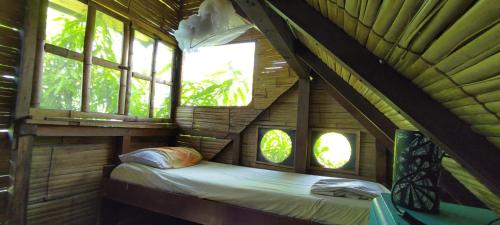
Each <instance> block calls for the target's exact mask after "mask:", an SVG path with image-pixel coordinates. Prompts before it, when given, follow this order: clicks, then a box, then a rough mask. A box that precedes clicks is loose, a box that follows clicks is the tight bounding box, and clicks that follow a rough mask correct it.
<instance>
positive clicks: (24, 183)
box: [8, 135, 34, 225]
mask: <svg viewBox="0 0 500 225" xmlns="http://www.w3.org/2000/svg"><path fill="white" fill-rule="evenodd" d="M33 139H34V137H33V136H32V135H27V136H20V137H18V138H17V149H16V153H14V154H16V157H15V163H14V170H13V172H14V173H13V174H11V175H12V176H14V177H15V179H14V182H13V183H11V185H12V186H10V187H9V189H11V190H13V192H12V194H11V195H10V196H9V203H8V206H9V207H8V209H9V212H8V215H9V218H10V223H11V224H19V225H24V224H26V209H27V203H28V190H29V181H30V170H31V157H32V148H33Z"/></svg>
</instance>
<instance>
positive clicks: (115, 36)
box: [93, 11, 123, 63]
mask: <svg viewBox="0 0 500 225" xmlns="http://www.w3.org/2000/svg"><path fill="white" fill-rule="evenodd" d="M122 47H123V22H121V21H119V20H117V19H115V18H113V17H111V16H108V15H106V14H104V13H102V12H99V11H97V13H96V18H95V35H94V47H93V49H94V50H93V55H94V56H96V57H98V58H101V59H106V60H109V61H112V62H116V63H120V61H121V56H122V49H123V48H122Z"/></svg>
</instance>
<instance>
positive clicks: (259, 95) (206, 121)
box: [176, 29, 297, 137]
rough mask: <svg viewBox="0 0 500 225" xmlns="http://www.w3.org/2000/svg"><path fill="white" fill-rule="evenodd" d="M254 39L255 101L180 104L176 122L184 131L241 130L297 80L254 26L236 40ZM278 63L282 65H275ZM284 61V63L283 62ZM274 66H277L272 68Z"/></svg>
mask: <svg viewBox="0 0 500 225" xmlns="http://www.w3.org/2000/svg"><path fill="white" fill-rule="evenodd" d="M247 41H254V42H255V44H256V46H255V47H256V48H255V66H254V77H253V93H252V102H251V103H250V105H248V106H246V107H190V106H181V107H178V109H177V111H176V113H177V116H176V122H177V123H178V125H179V127H180V129H181V132H182V133H184V134H191V135H202V136H203V135H207V136H212V137H213V136H215V137H225V136H227V135H228V134H229V133H230V132H241V131H242V130H243V129H244V128H245V127H246V126H247V125H248V124H249V123H250V122H251V121H253V120H254V119H255V118H256V117H257V115H259V113H260V112H262V110H263V109H266V108H267V107H269V106H270V105H271V103H272V102H274V101H275V100H276V98H277V97H278V96H280V95H281V94H283V93H284V92H285V91H286V90H288V89H289V88H290V87H291V86H292V85H293V84H295V82H296V81H297V76H296V74H295V72H293V71H292V70H291V69H289V66H288V65H287V64H286V63H284V60H283V58H282V57H281V56H280V55H279V54H278V52H277V51H276V50H275V49H274V48H273V47H272V45H271V43H269V41H268V40H267V39H266V38H264V36H263V35H262V34H261V33H260V32H259V31H256V30H254V29H252V30H250V31H249V32H247V33H246V34H245V35H243V36H242V37H240V38H238V39H237V40H235V41H234V42H247ZM276 63H278V65H279V66H281V68H275V67H277V66H276ZM280 63H284V64H280ZM271 68H275V69H271Z"/></svg>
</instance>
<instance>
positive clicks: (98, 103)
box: [89, 65, 120, 113]
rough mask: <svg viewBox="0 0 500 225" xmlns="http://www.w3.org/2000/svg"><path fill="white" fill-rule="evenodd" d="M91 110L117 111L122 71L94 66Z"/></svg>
mask: <svg viewBox="0 0 500 225" xmlns="http://www.w3.org/2000/svg"><path fill="white" fill-rule="evenodd" d="M90 85H91V87H90V88H91V89H90V103H89V104H90V111H92V112H102V113H117V111H118V92H119V90H120V71H118V70H113V69H108V68H104V67H101V66H96V65H94V66H92V76H91V83H90Z"/></svg>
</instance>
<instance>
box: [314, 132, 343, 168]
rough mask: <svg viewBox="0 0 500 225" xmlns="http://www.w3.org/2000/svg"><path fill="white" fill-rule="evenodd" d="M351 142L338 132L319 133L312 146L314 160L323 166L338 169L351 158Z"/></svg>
mask: <svg viewBox="0 0 500 225" xmlns="http://www.w3.org/2000/svg"><path fill="white" fill-rule="evenodd" d="M351 152H352V149H351V144H350V143H349V140H347V138H346V137H345V136H344V135H342V134H339V133H335V132H330V133H325V134H323V135H321V136H320V137H319V138H318V139H317V140H316V142H315V143H314V146H313V154H314V158H315V159H316V161H317V162H318V163H319V164H320V165H321V166H323V167H325V168H330V169H338V168H341V167H343V166H344V165H345V164H347V162H348V161H349V159H350V158H351Z"/></svg>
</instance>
